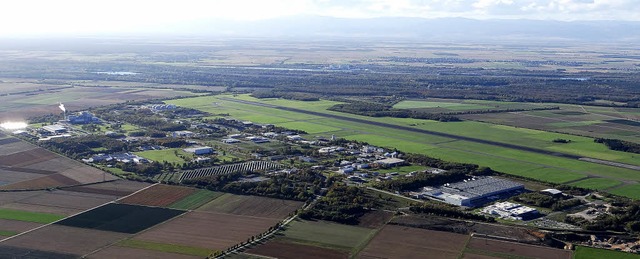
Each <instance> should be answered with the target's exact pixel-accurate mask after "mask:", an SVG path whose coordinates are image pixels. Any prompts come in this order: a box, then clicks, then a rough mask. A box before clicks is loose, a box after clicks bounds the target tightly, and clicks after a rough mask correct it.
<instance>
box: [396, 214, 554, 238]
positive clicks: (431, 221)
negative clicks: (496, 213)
mask: <svg viewBox="0 0 640 259" xmlns="http://www.w3.org/2000/svg"><path fill="white" fill-rule="evenodd" d="M391 222H393V223H394V224H398V225H402V226H408V227H416V228H423V229H429V230H436V231H445V232H454V233H461V234H471V233H478V234H485V235H493V236H500V237H505V238H512V239H517V240H519V241H521V242H541V241H540V238H539V236H540V235H539V233H536V232H534V231H531V230H530V229H527V228H521V227H515V226H500V225H495V224H483V223H473V224H470V223H467V222H463V221H458V220H452V219H447V218H441V217H418V216H398V217H395V218H393V220H392V221H391Z"/></svg>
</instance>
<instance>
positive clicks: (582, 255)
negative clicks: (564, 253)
mask: <svg viewBox="0 0 640 259" xmlns="http://www.w3.org/2000/svg"><path fill="white" fill-rule="evenodd" d="M573 258H574V259H601V258H617V259H638V258H640V255H637V254H630V253H623V252H618V251H611V250H605V249H597V248H591V247H585V246H578V247H576V252H575V255H574V257H573Z"/></svg>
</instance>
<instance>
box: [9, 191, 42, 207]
mask: <svg viewBox="0 0 640 259" xmlns="http://www.w3.org/2000/svg"><path fill="white" fill-rule="evenodd" d="M42 193H44V191H32V192H0V205H4V204H9V203H13V202H17V201H19V200H22V199H26V198H29V197H33V196H36V195H40V194H42Z"/></svg>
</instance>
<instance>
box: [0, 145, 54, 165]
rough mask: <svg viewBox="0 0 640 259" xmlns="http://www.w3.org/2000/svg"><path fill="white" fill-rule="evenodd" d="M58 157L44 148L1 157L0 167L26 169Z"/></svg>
mask: <svg viewBox="0 0 640 259" xmlns="http://www.w3.org/2000/svg"><path fill="white" fill-rule="evenodd" d="M56 157H57V155H56V154H55V153H52V152H49V151H48V150H46V149H44V148H35V149H32V150H27V151H21V152H17V153H13V154H10V155H4V156H0V165H4V166H15V167H24V166H28V165H32V164H35V163H39V162H44V161H47V160H50V159H54V158H56Z"/></svg>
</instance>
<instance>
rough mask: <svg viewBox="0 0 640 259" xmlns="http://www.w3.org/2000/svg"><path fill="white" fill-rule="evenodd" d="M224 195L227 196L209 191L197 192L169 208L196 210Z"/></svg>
mask: <svg viewBox="0 0 640 259" xmlns="http://www.w3.org/2000/svg"><path fill="white" fill-rule="evenodd" d="M222 195H225V194H224V193H220V192H212V191H209V190H197V191H196V192H194V193H192V194H191V195H189V196H187V197H184V198H182V199H181V200H178V201H176V202H174V203H172V204H171V205H169V208H172V209H179V210H194V209H197V208H199V207H200V206H202V205H204V204H207V203H208V202H209V201H211V200H213V199H216V198H218V197H220V196H222Z"/></svg>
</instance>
